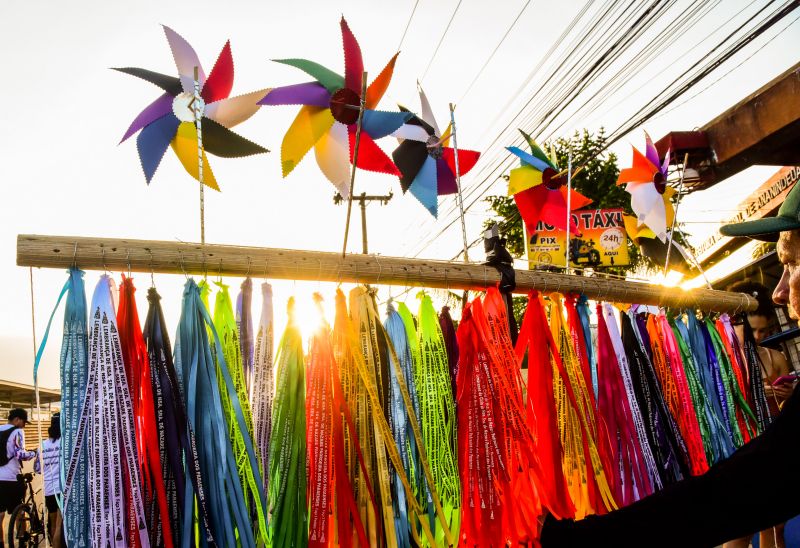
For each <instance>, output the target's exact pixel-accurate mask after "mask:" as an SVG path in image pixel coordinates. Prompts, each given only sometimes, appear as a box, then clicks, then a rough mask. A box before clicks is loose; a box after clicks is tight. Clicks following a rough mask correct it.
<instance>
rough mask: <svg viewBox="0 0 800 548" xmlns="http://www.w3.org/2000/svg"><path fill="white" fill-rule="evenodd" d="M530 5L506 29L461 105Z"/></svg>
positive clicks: (527, 3) (529, 0) (529, 1)
mask: <svg viewBox="0 0 800 548" xmlns="http://www.w3.org/2000/svg"><path fill="white" fill-rule="evenodd" d="M530 3H531V0H527V2H525V5H523V6H522V9H521V10H519V13H517V16H516V17H515V18H514V21H512V22H511V25H509V27H508V28H507V29H506V32H505V34H503V37H502V38H501V39H500V41H499V42H498V43H497V45H496V46H495V47H494V49H493V50H492V53H491V54H489V57H488V58H487V59H486V61H485V62H484V63H483V66H482V67H481V68H480V70H479V71H478V73H477V74H476V75H475V77H474V78H473V79H472V82H470V83H469V85H468V86H467V90H466V91H465V92H464V95H462V96H461V99H459V100H458V102H459V103H461V102H462V101H464V97H466V96H467V94H468V93H469V92H470V90H472V86H474V85H475V82H477V81H478V78H480V77H481V74H483V71H484V70H486V67H487V65H488V64H489V63H490V62H491V60H492V59H494V56H495V54H496V53H497V50H499V49H500V46H502V45H503V42H505V41H506V38H508V35H509V33H511V31H512V30H514V26H516V24H517V21H519V18H520V17H522V14H523V13H525V10H526V9H528V6H529V5H530Z"/></svg>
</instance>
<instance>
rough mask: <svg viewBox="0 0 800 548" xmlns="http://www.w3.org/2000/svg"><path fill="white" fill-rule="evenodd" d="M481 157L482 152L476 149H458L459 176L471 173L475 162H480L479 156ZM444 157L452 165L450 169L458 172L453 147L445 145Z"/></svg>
mask: <svg viewBox="0 0 800 548" xmlns="http://www.w3.org/2000/svg"><path fill="white" fill-rule="evenodd" d="M480 157H481V153H480V152H476V151H474V150H466V149H458V170H459V176H462V177H463V176H464V175H466V174H467V173H469V170H471V169H472V168H473V167H475V164H476V163H478V158H480ZM442 158H444V160H445V161H446V162H447V165H448V166H450V171H452V172H453V173H455V172H456V155H455V152H454V151H453V149H452V148H448V147H445V148H443V149H442Z"/></svg>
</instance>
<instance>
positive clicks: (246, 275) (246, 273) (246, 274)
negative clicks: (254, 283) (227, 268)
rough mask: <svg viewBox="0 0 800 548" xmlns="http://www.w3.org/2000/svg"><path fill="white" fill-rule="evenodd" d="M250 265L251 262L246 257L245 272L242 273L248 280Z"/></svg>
mask: <svg viewBox="0 0 800 548" xmlns="http://www.w3.org/2000/svg"><path fill="white" fill-rule="evenodd" d="M250 264H251V261H250V257H249V256H248V257H247V272H245V273H244V277H245V278H249V277H250Z"/></svg>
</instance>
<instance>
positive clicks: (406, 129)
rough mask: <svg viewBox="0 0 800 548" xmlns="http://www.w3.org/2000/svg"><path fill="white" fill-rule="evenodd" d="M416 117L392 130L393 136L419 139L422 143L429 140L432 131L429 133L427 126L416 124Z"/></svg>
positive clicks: (413, 139)
mask: <svg viewBox="0 0 800 548" xmlns="http://www.w3.org/2000/svg"><path fill="white" fill-rule="evenodd" d="M414 120H416V118H412V119H411V120H409V121H408V122H407V123H405V124H403V125H402V126H400V127H399V128H397V129H396V130H394V131H393V132H392V137H396V138H398V139H411V140H412V141H419V142H421V143H423V144H424V143H426V142H428V139H430V137H431V135H433V134H432V133H428V132H427V131H426V130H425V128H423V127H422V126H418V125H416V124H414V123H413V122H414Z"/></svg>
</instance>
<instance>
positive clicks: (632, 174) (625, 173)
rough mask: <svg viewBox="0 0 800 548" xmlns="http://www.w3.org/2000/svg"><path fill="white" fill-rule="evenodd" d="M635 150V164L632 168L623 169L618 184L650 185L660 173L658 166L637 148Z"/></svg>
mask: <svg viewBox="0 0 800 548" xmlns="http://www.w3.org/2000/svg"><path fill="white" fill-rule="evenodd" d="M632 148H633V163H632V165H631V167H629V168H627V169H623V170H622V171H620V172H619V177H617V184H618V185H621V184H625V183H650V182H652V181H653V175H655V173H656V172H657V171H658V167H656V166H657V165H658V164H655V165H654V164H653V163H652V162H650V160H648V159H647V158H646V157H645V156H644V155H643V154H642V153H641V152H639V151H638V150H637V149H636V147H632Z"/></svg>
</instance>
